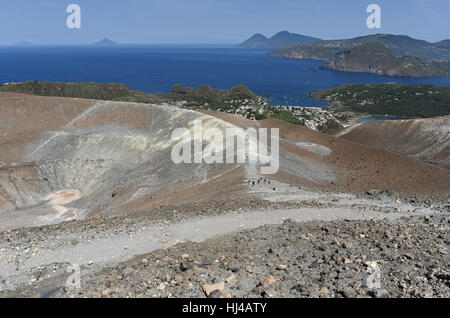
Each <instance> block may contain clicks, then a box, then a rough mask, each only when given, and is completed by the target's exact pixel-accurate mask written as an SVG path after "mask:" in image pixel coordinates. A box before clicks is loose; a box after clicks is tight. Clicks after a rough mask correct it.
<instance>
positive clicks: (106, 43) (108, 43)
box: [94, 38, 118, 46]
mask: <svg viewBox="0 0 450 318" xmlns="http://www.w3.org/2000/svg"><path fill="white" fill-rule="evenodd" d="M94 45H95V46H116V45H118V44H117V43H116V42H114V41H112V40H110V39H108V38H103V39H101V40H100V41H98V42H95V43H94Z"/></svg>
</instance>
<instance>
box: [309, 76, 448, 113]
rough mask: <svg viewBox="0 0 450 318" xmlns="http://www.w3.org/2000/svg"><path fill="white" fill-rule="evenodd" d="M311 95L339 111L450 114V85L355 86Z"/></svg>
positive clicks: (341, 87)
mask: <svg viewBox="0 0 450 318" xmlns="http://www.w3.org/2000/svg"><path fill="white" fill-rule="evenodd" d="M311 96H312V97H314V98H317V99H321V100H327V101H330V102H331V105H330V108H331V109H333V110H339V111H343V110H347V111H353V112H356V113H367V114H370V115H381V116H383V115H389V116H400V117H409V118H416V117H423V118H425V117H436V116H442V115H448V114H450V86H446V87H437V86H431V85H405V84H376V85H362V84H352V85H343V86H339V87H337V88H332V89H326V90H320V91H313V92H311Z"/></svg>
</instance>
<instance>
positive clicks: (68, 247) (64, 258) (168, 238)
mask: <svg viewBox="0 0 450 318" xmlns="http://www.w3.org/2000/svg"><path fill="white" fill-rule="evenodd" d="M274 187H275V188H276V189H277V190H275V191H274V190H273V188H274ZM249 191H250V194H252V195H256V196H259V197H261V198H264V199H268V200H269V201H273V202H276V201H278V202H280V201H290V202H311V203H313V204H312V206H311V207H305V208H297V209H279V210H275V211H273V210H264V209H263V210H254V211H249V212H244V213H242V212H238V211H236V212H233V213H226V214H222V215H217V216H211V217H203V218H188V219H186V220H185V221H183V222H175V223H167V222H164V221H161V222H160V223H159V224H155V223H149V224H139V226H136V227H135V226H125V227H123V228H121V229H116V228H110V229H108V231H107V232H103V233H101V235H100V236H98V237H96V236H95V232H94V235H92V236H91V235H89V234H88V233H86V232H85V230H84V229H83V227H80V230H79V232H78V233H77V232H71V233H70V235H68V234H67V233H66V232H62V233H58V232H56V233H49V234H48V235H47V236H48V237H51V236H54V237H57V245H56V246H55V242H53V241H51V240H50V241H48V242H42V243H43V244H41V246H40V247H39V250H38V251H37V252H36V253H33V254H31V256H25V255H22V256H21V257H17V254H22V253H21V252H22V251H19V250H17V249H15V248H14V246H15V244H16V243H15V242H2V243H1V244H0V255H1V257H0V260H3V261H0V272H1V273H2V277H3V281H4V282H3V285H2V288H3V289H14V288H17V287H18V286H22V285H24V284H28V283H30V282H31V281H32V280H33V277H34V276H35V272H36V271H37V270H39V268H45V267H46V266H50V264H53V263H65V264H67V263H69V264H77V265H83V266H84V267H86V268H87V271H88V272H92V271H95V270H99V269H101V268H103V267H106V266H111V265H113V264H117V263H119V262H122V261H126V260H128V259H130V258H132V257H133V256H135V255H139V254H145V253H150V252H152V251H155V250H159V249H165V248H168V247H170V246H173V245H175V244H178V243H181V242H187V241H194V242H204V241H207V240H209V239H212V238H214V237H217V236H221V235H226V234H230V233H235V232H239V231H242V230H246V229H254V228H259V227H261V226H264V225H273V224H281V223H283V221H284V220H286V219H291V220H293V221H296V222H307V221H333V220H343V219H346V220H373V219H375V220H377V219H390V220H393V219H398V218H400V217H402V216H408V215H411V213H413V212H414V215H430V214H432V213H434V211H433V209H431V208H423V209H417V208H416V207H414V206H411V205H408V204H404V203H400V202H398V201H395V200H393V199H386V200H374V199H363V198H357V197H356V196H354V195H350V194H331V193H317V192H309V191H303V190H299V189H298V188H297V187H292V186H290V185H288V184H284V183H280V182H277V181H275V180H272V181H271V184H270V185H269V184H267V183H264V182H262V183H260V184H256V185H255V186H254V187H250V190H249ZM314 204H316V206H314ZM85 234H88V235H87V237H86V236H85ZM97 234H100V233H97ZM74 237H75V238H77V237H84V238H83V239H81V240H79V241H77V243H76V245H72V244H70V243H69V242H70V240H71V239H72V238H74ZM7 259H15V261H13V262H5V260H7ZM64 268H65V267H62V268H61V269H64ZM56 273H58V272H56ZM59 273H60V272H59Z"/></svg>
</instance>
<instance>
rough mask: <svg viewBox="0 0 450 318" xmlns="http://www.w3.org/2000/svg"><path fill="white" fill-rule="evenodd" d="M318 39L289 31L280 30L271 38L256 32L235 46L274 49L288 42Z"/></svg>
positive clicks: (307, 41)
mask: <svg viewBox="0 0 450 318" xmlns="http://www.w3.org/2000/svg"><path fill="white" fill-rule="evenodd" d="M318 40H319V39H318V38H313V37H310V36H305V35H301V34H296V33H290V32H288V31H281V32H278V33H277V34H275V35H274V36H272V37H271V38H268V37H266V36H265V35H262V34H260V33H257V34H255V35H253V36H252V37H251V38H249V39H248V40H246V41H244V42H242V43H240V44H238V45H237V46H238V47H242V48H252V49H269V50H275V49H278V48H280V47H282V46H284V45H286V44H290V43H294V44H295V43H296V44H298V43H311V42H314V41H318Z"/></svg>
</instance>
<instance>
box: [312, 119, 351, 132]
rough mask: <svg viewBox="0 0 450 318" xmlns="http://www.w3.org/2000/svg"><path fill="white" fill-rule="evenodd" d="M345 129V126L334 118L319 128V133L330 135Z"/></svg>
mask: <svg viewBox="0 0 450 318" xmlns="http://www.w3.org/2000/svg"><path fill="white" fill-rule="evenodd" d="M343 128H344V126H342V125H341V124H340V123H339V122H338V121H337V120H335V119H332V118H330V119H328V120H327V121H326V122H325V123H323V124H320V125H318V126H317V130H318V131H320V132H324V133H328V134H329V133H334V132H337V131H339V130H341V129H343Z"/></svg>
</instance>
